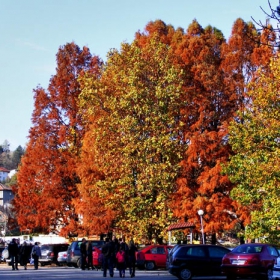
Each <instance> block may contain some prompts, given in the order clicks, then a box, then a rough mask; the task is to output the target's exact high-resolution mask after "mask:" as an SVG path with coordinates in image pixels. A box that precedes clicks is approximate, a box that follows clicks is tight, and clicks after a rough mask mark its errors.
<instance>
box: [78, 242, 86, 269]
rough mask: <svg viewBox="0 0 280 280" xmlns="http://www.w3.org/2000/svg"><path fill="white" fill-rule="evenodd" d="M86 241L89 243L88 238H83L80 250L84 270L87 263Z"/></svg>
mask: <svg viewBox="0 0 280 280" xmlns="http://www.w3.org/2000/svg"><path fill="white" fill-rule="evenodd" d="M86 243H87V240H86V239H85V238H83V239H82V243H81V246H80V251H81V269H82V270H85V269H86V264H87V248H86Z"/></svg>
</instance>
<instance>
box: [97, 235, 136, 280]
mask: <svg viewBox="0 0 280 280" xmlns="http://www.w3.org/2000/svg"><path fill="white" fill-rule="evenodd" d="M136 251H137V247H136V246H135V244H134V241H133V240H132V239H131V240H130V241H129V243H128V244H127V243H126V242H125V240H124V238H119V239H117V238H116V237H115V236H113V238H112V239H111V240H110V239H109V238H106V239H105V244H104V245H103V246H102V255H103V277H106V276H107V271H108V270H109V274H110V277H113V276H114V267H116V268H117V269H118V271H119V276H120V277H121V278H125V271H126V268H128V269H129V273H130V277H131V278H132V277H135V262H136V256H135V254H136Z"/></svg>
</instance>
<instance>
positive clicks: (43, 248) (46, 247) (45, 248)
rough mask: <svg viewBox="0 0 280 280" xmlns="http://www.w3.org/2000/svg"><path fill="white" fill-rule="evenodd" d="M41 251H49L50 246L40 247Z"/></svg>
mask: <svg viewBox="0 0 280 280" xmlns="http://www.w3.org/2000/svg"><path fill="white" fill-rule="evenodd" d="M41 250H50V246H49V245H42V246H41Z"/></svg>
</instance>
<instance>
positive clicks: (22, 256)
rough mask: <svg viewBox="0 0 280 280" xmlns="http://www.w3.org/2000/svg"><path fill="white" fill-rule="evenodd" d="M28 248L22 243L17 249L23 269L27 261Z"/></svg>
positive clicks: (25, 267)
mask: <svg viewBox="0 0 280 280" xmlns="http://www.w3.org/2000/svg"><path fill="white" fill-rule="evenodd" d="M29 252H30V251H29V248H28V245H27V243H26V241H24V242H23V244H22V245H21V247H20V249H19V257H20V264H21V265H23V267H24V269H25V270H26V269H27V263H28V261H29Z"/></svg>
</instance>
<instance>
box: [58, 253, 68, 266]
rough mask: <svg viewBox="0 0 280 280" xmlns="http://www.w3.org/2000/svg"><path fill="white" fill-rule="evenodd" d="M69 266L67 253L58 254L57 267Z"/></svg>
mask: <svg viewBox="0 0 280 280" xmlns="http://www.w3.org/2000/svg"><path fill="white" fill-rule="evenodd" d="M66 264H67V251H62V252H58V254H57V265H59V266H61V265H66Z"/></svg>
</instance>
